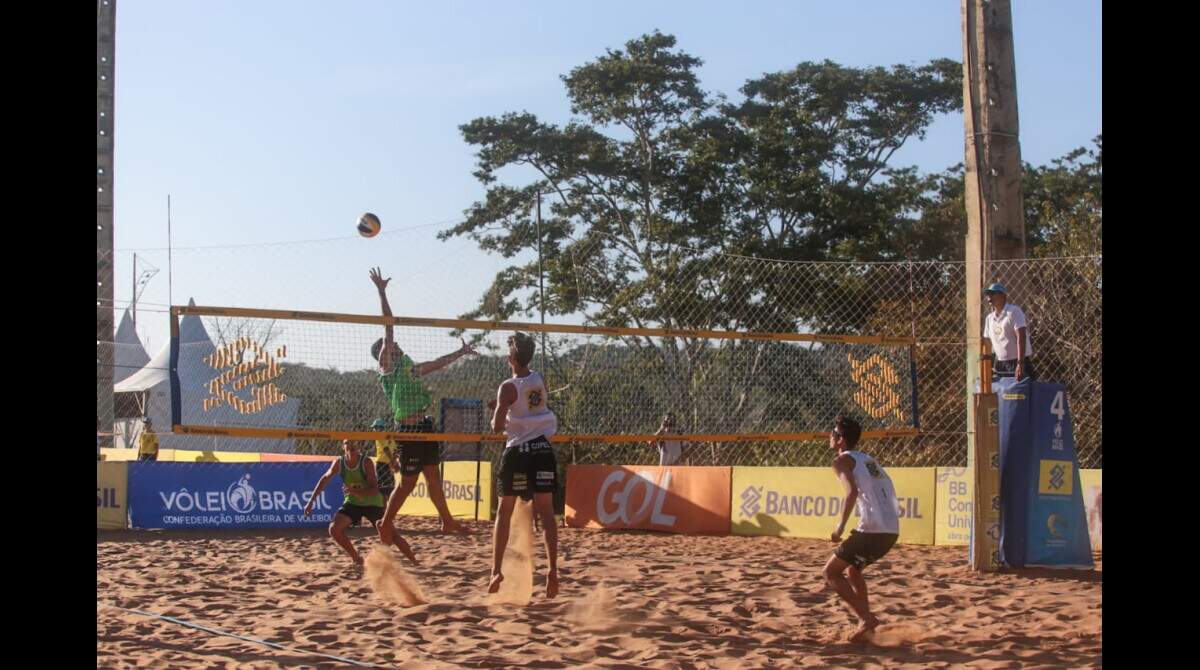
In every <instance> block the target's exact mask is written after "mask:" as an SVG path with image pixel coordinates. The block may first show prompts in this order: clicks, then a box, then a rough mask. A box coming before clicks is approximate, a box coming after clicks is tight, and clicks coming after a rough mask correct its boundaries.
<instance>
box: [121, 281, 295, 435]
mask: <svg viewBox="0 0 1200 670" xmlns="http://www.w3.org/2000/svg"><path fill="white" fill-rule="evenodd" d="M189 304H190V305H194V304H195V302H194V301H189ZM216 350H217V347H216V345H214V344H213V342H212V340H211V339H209V337H208V331H207V330H205V328H204V324H203V323H201V321H200V317H198V316H185V317H183V319H181V320H180V322H179V367H178V370H179V388H180V396H181V400H182V402H181V412H182V415H183V416H182V423H184V424H192V425H210V426H211V425H221V426H237V425H243V426H245V425H253V426H255V427H270V428H284V429H287V428H294V427H295V426H296V416H297V413H298V412H299V409H300V400H299V399H297V398H288V399H287V400H285V401H283V402H282V403H279V404H277V405H272V406H271V407H267V408H266V409H264V410H262V411H260V412H257V413H255V414H254V415H252V416H250V417H247V416H246V415H242V414H239V413H238V412H237V411H236V410H234V409H233V408H231V407H229V406H228V405H225V404H222V405H219V406H217V407H213V408H210V409H209V410H208V411H205V410H204V400H205V399H206V398H208V397H209V394H208V390H207V387H208V382H209V381H211V380H212V379H214V378H215V377H216V376H217V375H218V374H220V371H218V370H215V369H213V368H212V367H211V366H209V365H208V364H207V363H205V362H204V359H205V358H206V357H207V356H209V355H210V354H212V353H213V352H215V351H216ZM170 363H171V345H170V343H169V342H168V343H167V344H166V345H165V346H163V348H162V349H160V350H159V351H158V353H156V354H155V355H154V357H153V358H151V359H150V360H149V361H148V362H147V363H146V364H145V365H144V366H142V368H141V369H140V370H138V371H137V372H135V373H133V374H132V375H129V376H128V377H126V378H125V379H124V380H122V381H121V383H119V384H116V385H114V387H113V393H114V394H134V396H133V397H135V398H137V401H138V402H139V405H140V406H141V407H142V408H143V411H144V412H145V415H146V416H149V417H150V420H151V422H152V423H153V425H154V430H155V432H157V433H158V442H159V447H160V448H162V449H193V450H220V451H265V452H275V453H293V452H294V451H295V448H296V447H295V442H294V441H292V440H286V439H284V440H268V439H249V438H238V437H221V436H203V435H175V434H173V433H171V432H170V431H171V377H170ZM248 391H249V389H243V392H242V393H241V394H239V395H241V396H244V399H245V400H247V401H249V400H251V398H250V397H249V395H248ZM119 397H120V396H119V395H118V398H119ZM134 437H135V436H129V440H130V441H129V442H127V444H129V445H130V446H132V441H133V439H134Z"/></svg>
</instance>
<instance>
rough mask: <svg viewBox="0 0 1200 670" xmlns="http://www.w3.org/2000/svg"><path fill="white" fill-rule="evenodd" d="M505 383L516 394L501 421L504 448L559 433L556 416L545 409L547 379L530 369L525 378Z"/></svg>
mask: <svg viewBox="0 0 1200 670" xmlns="http://www.w3.org/2000/svg"><path fill="white" fill-rule="evenodd" d="M505 383H506V384H508V385H510V386H512V387H513V388H515V389H516V391H517V401H516V402H514V403H513V404H511V405H509V406H508V412H507V419H506V421H505V422H504V434H505V436H506V437H507V438H508V439H507V440H505V442H504V446H506V447H515V446H518V445H521V444H524V443H526V442H528V441H530V440H532V439H533V438H535V437H545V438H549V437H550V436H551V435H554V433H556V432H558V417H557V416H555V415H554V412H551V411H550V410H549V408H547V407H546V396H547V393H546V380H545V379H542V373H540V372H537V371H536V370H530V371H529V374H528V375H526V376H524V377H512V378H510V379H509V380H508V381H507V382H505Z"/></svg>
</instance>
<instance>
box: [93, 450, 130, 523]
mask: <svg viewBox="0 0 1200 670" xmlns="http://www.w3.org/2000/svg"><path fill="white" fill-rule="evenodd" d="M128 467H129V464H128V463H126V462H124V461H119V462H115V463H107V462H104V463H96V528H106V529H108V528H125V527H126V524H125V522H126V512H127V507H126V502H127V495H128V491H129V487H128V482H129V472H128Z"/></svg>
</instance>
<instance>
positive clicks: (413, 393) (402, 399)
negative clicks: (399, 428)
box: [379, 354, 433, 421]
mask: <svg viewBox="0 0 1200 670" xmlns="http://www.w3.org/2000/svg"><path fill="white" fill-rule="evenodd" d="M412 369H413V360H412V359H411V358H409V357H408V355H407V354H405V355H403V356H401V357H400V360H399V361H396V366H395V367H394V368H392V371H391V372H389V373H387V374H380V375H379V381H380V383H382V384H383V392H384V393H385V394H386V395H387V397H388V404H390V405H391V407H392V415H393V416H394V417H395V418H396V420H397V421H400V420H401V419H404V418H406V417H409V416H412V415H413V414H416V413H417V412H420V411H422V410H424V409H426V408H428V407H429V405H430V403H431V402H433V399H432V398H431V397H430V396H429V391H427V390H426V389H425V384H423V383H422V382H421V379H420V377H417V376H416V375H414V374H413V372H412Z"/></svg>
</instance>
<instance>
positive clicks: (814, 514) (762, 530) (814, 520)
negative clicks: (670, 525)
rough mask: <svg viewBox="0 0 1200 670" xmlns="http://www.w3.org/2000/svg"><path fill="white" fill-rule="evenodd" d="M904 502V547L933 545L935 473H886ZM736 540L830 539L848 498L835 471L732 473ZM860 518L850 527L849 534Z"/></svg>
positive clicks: (745, 470)
mask: <svg viewBox="0 0 1200 670" xmlns="http://www.w3.org/2000/svg"><path fill="white" fill-rule="evenodd" d="M887 473H888V476H889V477H891V478H892V483H893V484H894V485H895V486H896V497H897V498H898V499H899V503H900V540H899V541H900V542H902V543H904V544H933V540H934V500H935V498H934V468H887ZM732 494H733V496H732V498H733V499H732V501H731V505H730V508H731V511H732V512H733V523H732V530H733V533H734V534H735V535H775V536H779V537H809V538H817V539H828V538H829V536H830V534H831V533H832V532H833V530H834V528H835V527H836V526H837V523H838V520H839V519H840V518H841V517H840V515H841V513H842V500H843V499H844V497H845V493H844V491H843V490H842V485H841V483H840V482H839V481H838V480H837V478H836V477H835V476H834V474H833V469H832V468H750V467H735V468H734V469H733V487H732ZM856 519H857V513H854V512H852V513H851V518H850V520H849V521H847V522H846V531H847V532H846V535H849V531H850V530H851V529H852V528H854V526H855V524H856V523H857V522H856Z"/></svg>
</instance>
